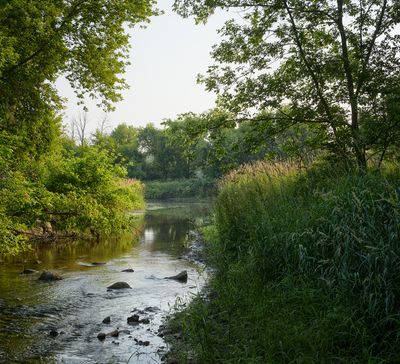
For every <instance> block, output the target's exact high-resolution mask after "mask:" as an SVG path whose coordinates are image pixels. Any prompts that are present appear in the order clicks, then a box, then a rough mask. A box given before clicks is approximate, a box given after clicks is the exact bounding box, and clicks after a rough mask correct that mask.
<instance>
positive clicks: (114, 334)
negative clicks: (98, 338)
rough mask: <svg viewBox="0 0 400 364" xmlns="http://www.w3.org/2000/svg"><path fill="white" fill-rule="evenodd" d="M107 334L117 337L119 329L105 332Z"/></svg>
mask: <svg viewBox="0 0 400 364" xmlns="http://www.w3.org/2000/svg"><path fill="white" fill-rule="evenodd" d="M107 336H112V337H118V336H119V331H118V330H113V331H111V332H109V333H108V334H107Z"/></svg>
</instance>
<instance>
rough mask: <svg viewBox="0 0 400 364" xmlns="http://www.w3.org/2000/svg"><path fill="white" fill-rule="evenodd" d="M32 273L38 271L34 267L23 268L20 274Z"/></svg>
mask: <svg viewBox="0 0 400 364" xmlns="http://www.w3.org/2000/svg"><path fill="white" fill-rule="evenodd" d="M34 273H38V271H37V270H34V269H24V270H23V271H22V272H21V273H20V274H34Z"/></svg>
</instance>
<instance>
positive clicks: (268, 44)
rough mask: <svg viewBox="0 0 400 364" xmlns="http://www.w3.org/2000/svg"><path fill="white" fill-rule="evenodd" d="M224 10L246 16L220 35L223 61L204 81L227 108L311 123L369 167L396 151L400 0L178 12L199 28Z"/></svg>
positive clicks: (178, 4) (225, 4)
mask: <svg viewBox="0 0 400 364" xmlns="http://www.w3.org/2000/svg"><path fill="white" fill-rule="evenodd" d="M218 9H224V10H233V11H239V12H240V17H236V18H234V19H231V20H228V21H227V22H226V23H225V26H224V27H223V28H222V29H221V30H220V34H221V36H222V41H221V43H220V44H219V45H217V46H215V47H214V48H213V51H212V57H213V58H214V60H215V64H214V65H212V66H210V67H209V69H208V71H207V74H206V75H205V76H200V77H199V80H200V82H202V83H204V84H205V86H206V89H207V90H209V91H214V92H216V93H217V95H218V105H219V106H222V107H224V108H226V109H228V110H229V111H230V112H232V113H233V114H234V115H235V116H236V117H237V118H239V119H243V118H253V117H254V116H256V115H257V114H258V113H259V112H260V111H263V110H267V111H269V112H271V113H272V115H274V118H273V120H266V121H265V122H266V123H269V122H270V121H275V122H277V123H279V124H281V125H282V127H283V129H284V130H285V127H286V126H287V125H294V124H301V125H304V124H306V125H310V126H311V128H312V129H316V130H317V132H318V133H322V134H323V135H324V138H323V139H324V140H323V141H324V142H325V141H326V143H328V146H329V149H330V150H331V151H332V152H334V153H335V154H336V155H338V156H340V158H342V159H345V158H347V159H350V160H351V161H354V162H356V163H357V165H358V166H359V167H360V168H361V169H365V168H366V163H367V158H368V157H370V156H371V154H372V155H373V154H374V153H378V154H380V155H381V156H385V151H386V150H387V149H388V147H389V146H392V147H393V146H394V145H397V141H396V140H395V138H393V136H394V135H393V131H394V130H396V132H395V133H394V134H397V133H398V130H399V124H398V122H397V116H396V115H397V114H395V113H393V105H394V104H393V103H392V100H393V99H394V98H395V99H397V100H398V97H399V89H398V84H399V79H400V72H399V70H400V57H399V54H400V53H399V37H400V34H399V27H398V24H399V23H400V8H399V6H398V1H397V0H385V1H380V2H376V1H372V0H362V1H354V0H351V1H343V0H338V1H333V0H323V1H308V2H305V1H302V0H284V1H267V2H259V1H256V2H251V3H249V2H248V1H246V0H222V1H209V0H175V10H176V11H177V12H178V13H180V14H181V15H182V16H184V17H188V16H194V17H195V18H196V19H197V20H198V21H206V19H207V18H208V17H209V16H210V15H211V14H212V13H214V12H215V11H217V10H218ZM270 119H271V118H270ZM374 123H377V124H379V133H376V131H377V130H376V128H375V127H374V126H373V124H374ZM377 124H376V125H377ZM378 135H379V137H377V136H378Z"/></svg>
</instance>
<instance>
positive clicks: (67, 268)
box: [0, 202, 209, 364]
mask: <svg viewBox="0 0 400 364" xmlns="http://www.w3.org/2000/svg"><path fill="white" fill-rule="evenodd" d="M208 206H209V204H208V203H193V202H192V203H183V202H169V203H152V204H149V205H148V209H147V210H146V212H144V213H142V214H135V218H136V219H137V223H136V226H135V229H134V231H133V232H132V233H131V234H129V235H127V236H125V237H124V238H120V239H108V240H104V241H101V242H91V243H87V242H72V243H71V242H70V243H62V244H60V243H55V244H50V245H42V246H40V247H36V248H35V250H34V252H32V253H30V254H25V255H24V256H22V257H18V258H17V259H14V260H13V261H7V262H3V263H2V264H0V363H35V364H36V363H160V356H159V355H158V354H157V352H159V351H160V350H161V351H162V350H164V349H165V344H164V343H163V341H162V339H161V338H160V337H158V336H157V333H158V327H159V325H160V324H161V322H162V320H163V318H164V316H165V314H166V313H167V312H169V311H170V309H171V308H173V307H174V305H175V304H176V303H179V302H184V301H187V300H189V299H190V297H191V296H192V295H193V294H196V293H197V292H198V291H199V290H200V288H201V286H202V284H203V282H204V279H205V278H204V274H203V270H202V268H201V267H200V266H199V265H197V264H195V263H191V262H189V261H188V260H186V259H182V254H184V253H185V252H186V251H187V246H188V244H189V241H190V239H189V231H190V230H191V229H193V225H194V223H195V222H197V223H199V222H200V223H201V222H202V220H203V219H205V218H206V217H207V214H208V211H209V208H208ZM93 263H105V264H103V265H93ZM24 268H32V269H36V270H38V271H43V270H45V269H50V270H53V271H56V272H58V273H59V274H61V275H62V276H63V280H61V281H58V282H52V283H43V282H40V281H38V280H37V278H38V274H33V275H20V274H19V273H20V272H21V271H22V270H23V269H24ZM127 268H132V269H134V272H133V273H127V272H122V270H123V269H127ZM182 270H187V271H188V274H189V280H188V282H187V283H180V282H177V281H173V280H166V279H163V278H164V277H167V276H172V275H175V274H177V273H179V272H180V271H182ZM119 281H124V282H127V283H128V284H129V285H130V286H131V287H132V289H127V290H121V291H107V289H106V287H107V286H109V285H110V284H112V283H115V282H119ZM148 307H151V308H150V309H149V308H148ZM134 313H136V314H139V316H140V318H148V319H149V320H150V323H149V324H139V325H135V326H132V325H129V324H128V323H127V317H129V316H131V315H133V314H134ZM107 316H110V317H111V323H110V324H103V323H102V320H103V319H104V318H105V317H107ZM115 329H118V330H119V331H120V332H121V331H122V332H121V333H120V335H119V336H118V337H116V338H114V337H107V338H106V340H105V341H103V342H102V341H99V340H98V339H97V335H98V333H100V332H104V333H109V332H111V331H113V330H115ZM52 330H54V331H57V333H58V335H57V336H56V337H52V336H51V335H50V332H51V331H52ZM146 341H149V345H148V346H144V345H140V344H143V343H144V342H146Z"/></svg>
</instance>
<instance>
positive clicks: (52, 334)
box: [49, 330, 58, 337]
mask: <svg viewBox="0 0 400 364" xmlns="http://www.w3.org/2000/svg"><path fill="white" fill-rule="evenodd" d="M49 336H51V337H56V336H58V331H56V330H51V331H50V332H49Z"/></svg>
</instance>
